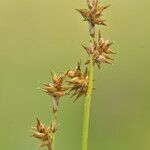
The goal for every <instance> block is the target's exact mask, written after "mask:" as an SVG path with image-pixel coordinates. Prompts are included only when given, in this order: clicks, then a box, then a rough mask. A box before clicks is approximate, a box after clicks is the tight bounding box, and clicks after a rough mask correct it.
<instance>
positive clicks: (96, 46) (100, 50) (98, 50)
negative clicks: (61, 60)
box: [82, 31, 115, 68]
mask: <svg viewBox="0 0 150 150" xmlns="http://www.w3.org/2000/svg"><path fill="white" fill-rule="evenodd" d="M111 45H112V42H109V41H108V40H106V41H105V40H104V39H103V38H102V37H101V35H100V31H99V36H98V41H97V42H96V41H94V42H92V41H90V45H89V47H86V46H84V45H82V47H83V48H84V49H85V50H86V52H87V53H88V54H89V55H92V56H93V63H94V64H97V66H98V67H99V68H100V64H102V63H108V64H112V61H113V59H112V58H111V57H110V56H109V55H110V54H115V53H114V52H113V51H112V49H111V48H110V46H111ZM89 62H90V61H89V60H87V62H86V64H88V63H89Z"/></svg>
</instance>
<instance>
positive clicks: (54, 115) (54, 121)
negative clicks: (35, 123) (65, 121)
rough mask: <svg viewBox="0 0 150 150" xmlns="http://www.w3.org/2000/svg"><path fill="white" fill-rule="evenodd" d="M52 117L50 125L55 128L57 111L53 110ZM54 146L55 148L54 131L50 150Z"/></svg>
mask: <svg viewBox="0 0 150 150" xmlns="http://www.w3.org/2000/svg"><path fill="white" fill-rule="evenodd" d="M52 117H53V120H52V126H53V127H52V129H53V130H56V129H55V128H56V125H57V111H53V113H52ZM52 132H53V131H52ZM54 148H55V131H54V132H53V134H52V150H54Z"/></svg>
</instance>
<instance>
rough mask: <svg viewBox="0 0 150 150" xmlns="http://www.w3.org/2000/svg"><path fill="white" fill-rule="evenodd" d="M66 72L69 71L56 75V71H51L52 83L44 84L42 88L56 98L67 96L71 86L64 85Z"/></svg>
mask: <svg viewBox="0 0 150 150" xmlns="http://www.w3.org/2000/svg"><path fill="white" fill-rule="evenodd" d="M66 74H67V73H61V74H60V75H56V74H55V73H51V75H52V83H50V84H44V87H43V88H42V90H43V91H44V92H46V93H47V94H49V95H50V96H52V97H54V98H60V97H62V96H65V95H66V94H67V93H66V91H67V90H68V89H69V88H70V87H68V86H63V81H64V79H65V77H66Z"/></svg>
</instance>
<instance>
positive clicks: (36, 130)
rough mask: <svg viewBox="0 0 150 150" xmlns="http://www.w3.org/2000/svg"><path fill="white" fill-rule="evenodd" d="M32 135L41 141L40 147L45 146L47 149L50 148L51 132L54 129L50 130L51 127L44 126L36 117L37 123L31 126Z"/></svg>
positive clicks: (49, 149) (50, 149)
mask: <svg viewBox="0 0 150 150" xmlns="http://www.w3.org/2000/svg"><path fill="white" fill-rule="evenodd" d="M32 129H33V134H32V135H33V137H35V138H37V139H39V140H40V141H41V144H40V147H47V148H48V150H52V140H53V139H52V134H53V133H54V132H55V131H56V130H52V128H51V127H45V126H44V124H42V123H41V122H40V120H39V119H38V118H37V125H36V127H33V128H32Z"/></svg>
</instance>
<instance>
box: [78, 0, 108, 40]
mask: <svg viewBox="0 0 150 150" xmlns="http://www.w3.org/2000/svg"><path fill="white" fill-rule="evenodd" d="M88 6H89V9H77V11H79V13H80V14H81V15H82V16H83V18H84V19H85V21H88V24H89V31H90V34H91V36H92V37H94V35H95V29H94V27H95V25H106V24H105V20H104V19H102V18H101V16H102V13H103V11H104V10H105V9H106V8H108V7H109V5H108V6H102V5H101V4H99V3H98V0H94V1H93V0H88Z"/></svg>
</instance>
